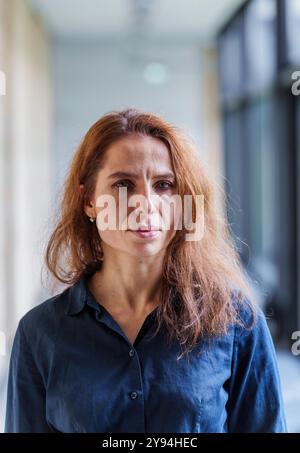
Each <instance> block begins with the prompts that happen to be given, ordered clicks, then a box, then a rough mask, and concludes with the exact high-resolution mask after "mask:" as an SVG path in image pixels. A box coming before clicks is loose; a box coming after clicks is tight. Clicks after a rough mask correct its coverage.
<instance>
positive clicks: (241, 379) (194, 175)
mask: <svg viewBox="0 0 300 453" xmlns="http://www.w3.org/2000/svg"><path fill="white" fill-rule="evenodd" d="M125 192H126V195H127V197H128V198H127V201H126V198H125V197H124V194H125ZM120 194H121V196H120ZM137 195H138V196H139V197H140V198H141V199H143V200H146V204H145V206H144V205H143V204H141V203H140V204H137V205H135V204H134V203H130V201H129V200H132V199H134V197H135V196H137ZM186 195H188V196H189V197H190V200H192V203H191V205H190V206H192V210H191V216H190V221H192V222H193V225H194V230H195V225H196V226H197V225H198V223H199V224H201V221H202V220H204V222H203V224H204V230H203V232H202V235H201V238H200V239H199V238H198V239H196V240H187V233H190V231H191V228H189V226H190V224H188V226H187V225H186V224H185V223H184V224H183V226H182V228H177V227H178V223H177V221H176V222H175V215H176V213H177V212H178V211H176V209H174V210H173V211H172V215H171V210H169V214H170V215H169V228H164V226H165V225H167V220H168V219H167V215H166V212H167V210H165V209H163V207H165V206H166V205H167V204H168V203H169V202H170V200H172V199H173V197H174V196H175V197H176V196H177V200H178V197H179V199H180V200H184V196H186ZM199 195H200V196H202V199H203V200H204V203H203V215H204V218H203V219H201V218H200V221H199V217H197V216H198V214H197V212H198V211H197V206H198V205H197V203H196V200H197V196H199ZM101 197H102V198H101ZM103 197H104V199H105V197H106V201H107V203H106V204H105V203H104V204H101V200H103ZM131 197H133V198H132V199H131ZM142 197H143V198H142ZM99 200H100V202H99ZM111 200H112V201H113V203H110V201H111ZM124 201H125V211H124ZM216 206H217V205H216V199H215V187H214V186H213V184H212V182H211V181H210V179H209V178H208V176H207V175H206V174H205V171H204V168H203V163H201V162H200V160H199V159H198V157H197V152H196V151H195V149H194V147H193V145H192V144H191V143H189V141H188V140H187V139H186V138H185V136H184V134H183V133H182V132H180V131H179V130H178V129H177V128H175V127H174V126H172V125H170V124H168V123H167V122H165V121H164V120H163V119H162V118H160V117H159V116H156V115H153V114H148V113H143V112H139V111H137V110H135V109H127V110H124V111H120V112H111V113H109V114H107V115H105V116H104V117H102V118H101V119H100V120H99V121H97V122H96V123H95V124H94V125H93V126H92V127H91V128H90V130H89V131H88V132H87V134H86V136H85V137H84V140H83V142H82V143H81V145H80V147H79V149H78V151H77V153H76V155H75V157H74V159H73V161H72V163H71V167H70V171H69V174H68V177H67V180H66V183H65V187H64V196H63V199H62V204H61V211H60V218H59V219H58V222H57V225H56V228H55V230H54V232H53V234H52V236H51V238H50V241H49V244H48V247H47V251H46V262H47V265H48V268H49V270H50V271H51V273H52V274H53V275H54V276H55V277H56V279H58V280H59V281H60V282H63V283H65V284H68V287H67V288H66V289H65V290H64V291H63V292H61V293H59V294H58V295H56V296H55V297H52V298H51V299H48V300H46V301H44V302H43V303H41V304H40V305H38V306H37V307H35V308H33V309H32V310H30V311H29V312H28V313H27V314H25V316H24V317H23V318H22V319H21V321H20V322H19V325H18V328H17V332H16V335H15V339H14V344H13V350H12V355H11V362H10V370H9V383H8V394H7V413H6V423H5V431H6V432H56V431H59V432H110V433H112V432H124V433H125V432H143V433H145V432H152V433H160V432H174V433H179V432H284V431H286V421H285V415H284V409H283V403H282V396H281V388H280V379H279V375H278V368H277V363H276V357H275V352H274V346H273V343H272V340H271V336H270V333H269V330H268V327H267V324H266V320H265V317H264V315H263V313H262V311H261V309H259V308H257V307H256V306H255V304H254V298H253V296H252V293H251V290H250V287H249V285H248V283H247V279H246V277H245V275H244V273H243V270H242V267H241V264H240V262H239V259H238V254H237V251H236V250H235V247H234V245H233V241H232V239H231V237H230V234H229V229H228V226H227V224H226V221H225V219H224V218H223V217H222V215H221V214H220V212H219V211H218V209H217V207H216ZM144 207H146V209H144ZM136 208H137V211H136ZM184 208H185V205H184ZM137 212H138V214H137ZM187 212H188V207H187ZM114 213H115V217H114ZM133 213H135V214H137V215H136V223H137V224H139V227H138V228H135V227H134V226H132V224H131V223H130V224H129V227H128V224H127V225H126V227H125V228H124V221H125V220H128V219H129V218H130V217H132V214H133ZM104 214H105V215H104ZM108 217H109V218H110V220H118V222H116V225H117V228H105V222H107V221H108ZM181 218H182V217H181ZM176 219H177V220H178V217H176ZM131 220H132V218H131ZM133 223H134V222H133ZM192 230H193V228H192Z"/></svg>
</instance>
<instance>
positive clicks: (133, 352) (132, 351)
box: [129, 349, 135, 357]
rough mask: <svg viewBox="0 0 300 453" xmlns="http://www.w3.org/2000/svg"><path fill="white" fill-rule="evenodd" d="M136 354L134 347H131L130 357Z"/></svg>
mask: <svg viewBox="0 0 300 453" xmlns="http://www.w3.org/2000/svg"><path fill="white" fill-rule="evenodd" d="M134 354H135V351H134V349H130V351H129V357H133V356H134Z"/></svg>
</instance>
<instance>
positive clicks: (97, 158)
mask: <svg viewBox="0 0 300 453" xmlns="http://www.w3.org/2000/svg"><path fill="white" fill-rule="evenodd" d="M130 134H142V135H146V136H151V137H155V138H158V139H160V140H162V141H163V143H164V144H165V145H166V146H167V148H168V150H169V152H170V156H171V160H172V164H173V168H174V172H175V175H176V182H177V187H178V193H179V194H180V195H181V197H183V195H184V194H189V195H192V197H193V203H194V206H195V196H196V195H197V194H198V195H199V194H202V195H203V197H204V220H205V230H204V235H203V237H202V239H201V240H200V241H186V240H185V238H184V235H185V233H186V231H185V230H184V228H183V229H182V230H178V231H177V232H176V234H175V236H174V238H173V240H172V241H171V242H170V244H169V245H168V248H167V251H166V255H165V259H164V265H163V276H162V278H163V292H162V300H161V304H160V306H159V308H158V311H157V319H158V329H159V327H160V325H161V323H162V322H165V324H166V326H167V328H168V331H169V333H170V337H175V338H177V339H178V341H179V342H180V344H181V345H183V346H184V352H187V351H188V350H191V349H192V348H193V346H195V344H196V343H197V342H198V340H199V338H200V337H202V336H203V335H208V336H211V335H218V334H225V333H226V332H227V330H228V327H229V326H230V325H231V324H232V323H234V322H237V323H240V322H241V321H240V318H239V308H240V306H241V304H245V303H246V302H247V303H248V305H249V306H250V307H251V310H252V313H253V314H254V315H255V305H254V304H253V303H252V302H253V299H254V294H253V292H252V289H251V287H250V286H249V284H248V280H247V278H246V276H245V273H244V271H243V268H242V265H241V262H240V258H239V254H238V252H237V250H236V247H235V244H234V241H233V238H232V235H231V234H230V231H229V227H228V223H227V220H226V217H225V216H224V215H222V213H221V211H220V209H219V208H218V203H217V199H216V189H217V186H216V185H215V184H214V183H213V182H212V180H211V178H209V176H208V173H207V171H206V170H205V168H204V164H203V162H201V161H200V159H199V157H198V152H197V150H196V149H195V147H194V145H193V144H192V142H191V141H190V140H189V139H188V138H187V137H186V136H185V135H184V133H183V132H182V131H181V130H180V129H179V128H176V127H175V126H173V125H171V124H169V123H167V122H166V121H165V120H164V119H163V118H161V117H159V116H158V115H154V114H151V113H145V112H141V111H138V110H136V109H126V110H123V111H115V112H109V113H108V114H106V115H104V116H103V117H102V118H100V119H99V120H98V121H97V122H96V123H95V124H93V125H92V126H91V128H90V129H89V130H88V132H87V133H86V135H85V137H84V139H83V141H82V143H81V144H80V146H79V148H78V150H77V152H76V154H75V156H74V158H73V160H72V162H71V166H70V169H69V174H68V176H67V179H66V181H65V185H64V192H63V198H62V201H61V207H60V215H59V219H58V222H57V225H56V227H55V229H54V231H53V233H52V235H51V237H50V240H49V243H48V246H47V250H46V263H47V267H48V269H49V270H50V272H51V273H52V274H53V275H54V276H55V277H56V279H58V280H59V281H60V282H63V283H65V284H69V285H72V284H74V283H76V282H77V281H78V280H79V279H80V278H81V277H82V276H83V275H84V274H89V273H93V272H94V271H95V270H97V269H100V268H101V262H102V251H101V239H100V237H99V234H98V230H97V228H96V227H95V224H91V222H89V219H88V217H87V215H86V214H85V212H84V205H85V204H86V202H87V200H89V199H91V196H92V194H93V191H94V188H95V182H96V177H97V173H98V171H99V169H100V168H101V165H102V163H103V159H104V153H105V150H106V149H107V148H108V147H109V145H111V144H112V143H113V142H115V141H116V140H118V139H120V138H122V137H124V136H128V135H130ZM81 184H84V190H83V191H81V190H80V185H81ZM218 190H221V189H220V188H218ZM222 190H223V189H222ZM222 193H223V192H222ZM223 196H224V193H223ZM236 290H238V291H236ZM174 295H176V297H174ZM233 295H235V296H234V297H233ZM175 300H176V301H177V304H175V302H174V301H175ZM253 319H254V318H253ZM158 329H157V330H158Z"/></svg>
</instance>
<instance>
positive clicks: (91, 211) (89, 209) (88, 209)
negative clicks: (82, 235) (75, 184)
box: [79, 184, 96, 219]
mask: <svg viewBox="0 0 300 453" xmlns="http://www.w3.org/2000/svg"><path fill="white" fill-rule="evenodd" d="M79 187H80V190H81V191H83V190H84V185H83V184H80V186H79ZM84 212H85V213H86V215H87V216H88V217H89V218H92V219H94V218H95V217H96V211H95V207H94V203H93V202H92V201H91V200H90V201H89V202H88V204H85V205H84Z"/></svg>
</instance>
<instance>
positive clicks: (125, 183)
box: [113, 180, 132, 189]
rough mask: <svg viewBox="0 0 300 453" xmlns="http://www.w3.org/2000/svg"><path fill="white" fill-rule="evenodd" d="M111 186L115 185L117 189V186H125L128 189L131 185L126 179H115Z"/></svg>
mask: <svg viewBox="0 0 300 453" xmlns="http://www.w3.org/2000/svg"><path fill="white" fill-rule="evenodd" d="M113 187H116V188H117V189H118V188H119V187H127V189H130V188H131V187H132V182H131V181H128V180H122V181H117V182H115V183H114V184H113Z"/></svg>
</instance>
